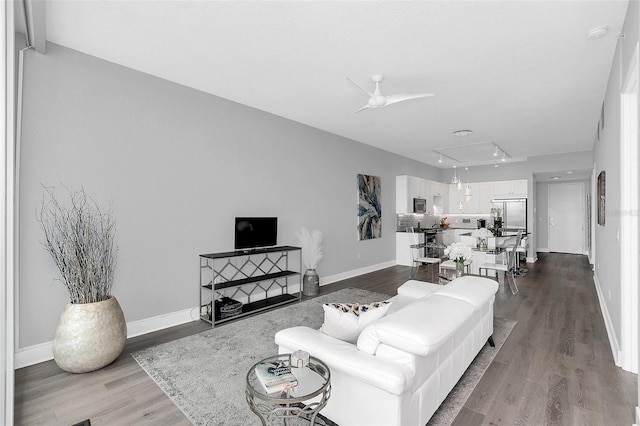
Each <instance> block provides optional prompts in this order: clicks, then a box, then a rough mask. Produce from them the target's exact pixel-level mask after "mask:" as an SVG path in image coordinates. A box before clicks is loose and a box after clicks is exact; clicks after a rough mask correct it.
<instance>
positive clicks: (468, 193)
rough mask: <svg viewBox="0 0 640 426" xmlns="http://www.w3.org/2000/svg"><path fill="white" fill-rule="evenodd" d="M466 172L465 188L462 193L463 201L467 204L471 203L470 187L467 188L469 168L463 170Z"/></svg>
mask: <svg viewBox="0 0 640 426" xmlns="http://www.w3.org/2000/svg"><path fill="white" fill-rule="evenodd" d="M464 169H465V170H466V171H467V188H466V190H465V191H464V200H465V201H466V202H467V203H468V202H469V201H471V187H470V186H469V168H468V167H465V168H464Z"/></svg>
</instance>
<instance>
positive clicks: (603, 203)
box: [598, 170, 607, 226]
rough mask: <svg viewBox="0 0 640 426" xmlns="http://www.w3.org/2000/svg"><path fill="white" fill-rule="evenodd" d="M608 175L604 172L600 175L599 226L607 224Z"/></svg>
mask: <svg viewBox="0 0 640 426" xmlns="http://www.w3.org/2000/svg"><path fill="white" fill-rule="evenodd" d="M606 178H607V173H606V172H605V171H604V170H603V171H601V172H600V174H599V175H598V225H603V226H604V223H605V217H606V206H607V204H606V201H607V200H606V186H607V185H606V180H607V179H606Z"/></svg>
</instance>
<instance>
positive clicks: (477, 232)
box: [471, 228, 493, 249]
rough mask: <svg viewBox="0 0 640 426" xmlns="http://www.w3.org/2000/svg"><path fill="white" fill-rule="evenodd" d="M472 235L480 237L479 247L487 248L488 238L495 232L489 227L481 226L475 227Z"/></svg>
mask: <svg viewBox="0 0 640 426" xmlns="http://www.w3.org/2000/svg"><path fill="white" fill-rule="evenodd" d="M471 236H472V237H474V238H477V239H478V248H480V249H486V248H487V238H489V237H493V234H492V233H491V231H489V230H488V229H487V228H479V229H474V230H473V231H472V232H471Z"/></svg>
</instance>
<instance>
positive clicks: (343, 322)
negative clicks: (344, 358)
mask: <svg viewBox="0 0 640 426" xmlns="http://www.w3.org/2000/svg"><path fill="white" fill-rule="evenodd" d="M390 307H391V302H389V301H384V302H375V303H369V304H364V305H361V304H359V303H325V304H324V305H322V309H324V324H322V328H321V329H320V330H321V331H322V332H323V333H325V334H327V335H329V336H331V337H335V338H336V339H340V340H344V341H345V342H349V343H353V344H355V343H356V341H357V340H358V336H359V335H360V332H361V331H362V330H363V329H364V328H365V327H366V326H367V325H369V324H370V323H372V322H373V321H375V320H377V319H380V318H382V317H384V316H385V315H386V314H387V311H388V310H389V308H390Z"/></svg>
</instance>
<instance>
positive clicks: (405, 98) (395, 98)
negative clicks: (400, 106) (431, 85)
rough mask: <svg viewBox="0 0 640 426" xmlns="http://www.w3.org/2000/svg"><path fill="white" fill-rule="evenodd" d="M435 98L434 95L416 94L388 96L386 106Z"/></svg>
mask: <svg viewBox="0 0 640 426" xmlns="http://www.w3.org/2000/svg"><path fill="white" fill-rule="evenodd" d="M431 96H435V94H433V93H415V94H413V95H391V96H387V97H386V98H387V103H386V104H385V105H384V106H387V105H391V104H395V103H396V102H403V101H408V100H411V99H419V98H428V97H431Z"/></svg>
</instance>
